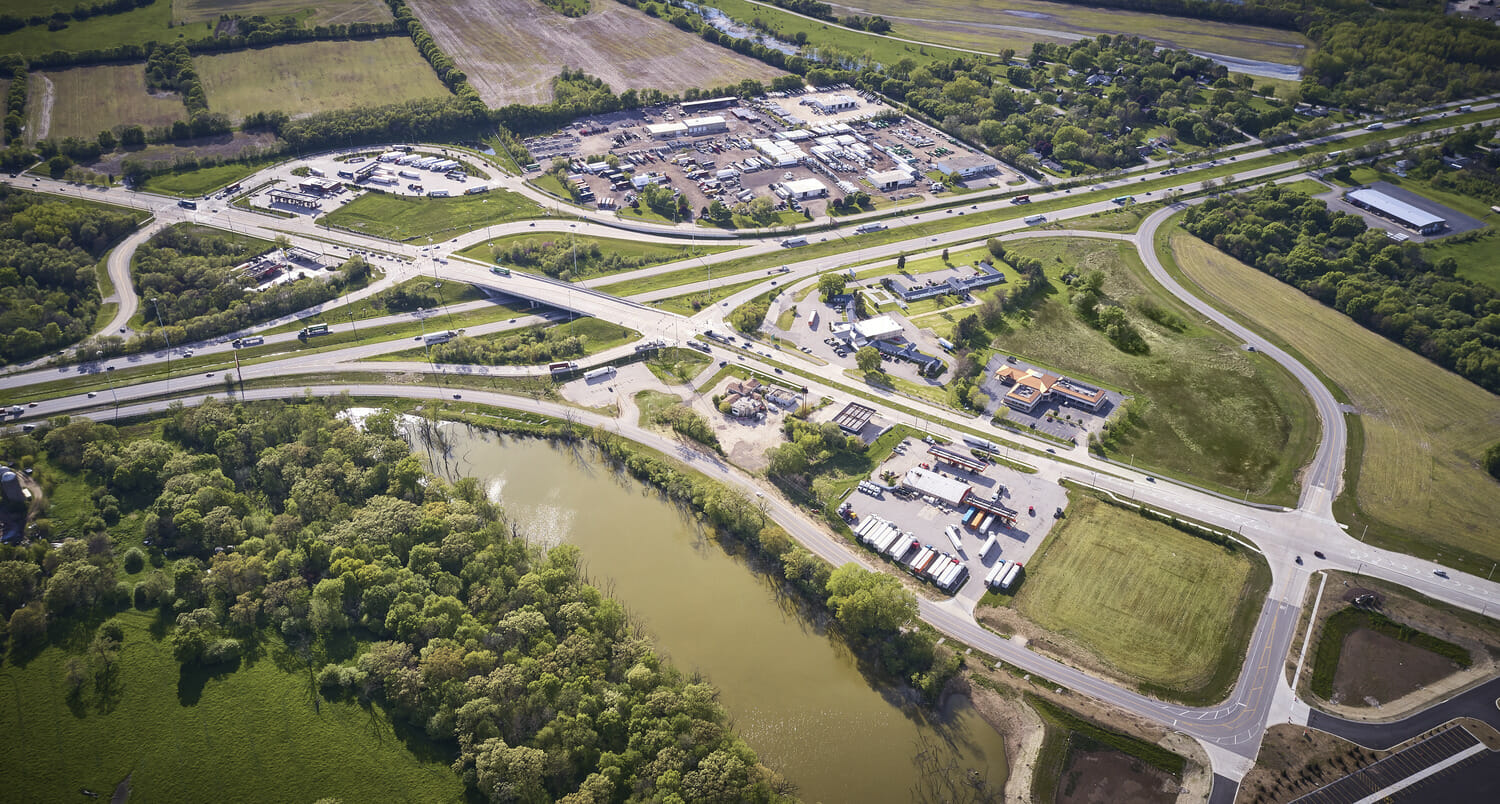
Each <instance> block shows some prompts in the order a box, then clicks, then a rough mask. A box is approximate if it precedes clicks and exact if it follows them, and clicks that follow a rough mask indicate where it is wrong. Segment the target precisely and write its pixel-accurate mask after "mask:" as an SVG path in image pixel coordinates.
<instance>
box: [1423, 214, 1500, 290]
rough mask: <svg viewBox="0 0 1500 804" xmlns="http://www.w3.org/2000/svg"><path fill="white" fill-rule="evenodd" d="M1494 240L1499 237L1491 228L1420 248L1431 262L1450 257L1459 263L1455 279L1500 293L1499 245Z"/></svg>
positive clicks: (1499, 243) (1445, 239)
mask: <svg viewBox="0 0 1500 804" xmlns="http://www.w3.org/2000/svg"><path fill="white" fill-rule="evenodd" d="M1492 217H1493V215H1492ZM1497 241H1500V237H1497V236H1496V233H1495V230H1494V229H1490V230H1488V231H1485V232H1480V233H1478V234H1475V235H1473V236H1471V237H1467V238H1464V239H1455V238H1444V239H1442V240H1439V241H1437V242H1435V243H1431V244H1429V245H1426V246H1423V247H1422V250H1423V251H1424V252H1426V254H1427V259H1428V261H1430V262H1436V261H1438V260H1440V259H1442V258H1444V257H1452V258H1453V259H1454V260H1455V261H1457V262H1458V272H1457V275H1458V276H1461V277H1463V278H1464V279H1467V280H1469V281H1471V282H1481V283H1483V284H1486V285H1489V286H1490V287H1492V288H1494V289H1496V290H1500V242H1497Z"/></svg>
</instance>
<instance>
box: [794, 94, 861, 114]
mask: <svg viewBox="0 0 1500 804" xmlns="http://www.w3.org/2000/svg"><path fill="white" fill-rule="evenodd" d="M806 103H807V105H808V106H811V107H813V108H814V109H817V110H818V111H820V112H822V113H823V114H834V113H837V112H847V111H849V110H851V109H856V108H858V107H859V101H857V100H855V99H853V98H851V97H849V96H848V95H834V96H833V97H831V98H828V99H826V100H825V99H823V98H811V99H809V100H807V101H806Z"/></svg>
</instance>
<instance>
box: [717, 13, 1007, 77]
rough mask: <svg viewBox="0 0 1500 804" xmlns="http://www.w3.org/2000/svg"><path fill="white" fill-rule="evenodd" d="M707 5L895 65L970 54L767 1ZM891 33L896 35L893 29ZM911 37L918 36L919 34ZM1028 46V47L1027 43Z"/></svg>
mask: <svg viewBox="0 0 1500 804" xmlns="http://www.w3.org/2000/svg"><path fill="white" fill-rule="evenodd" d="M707 5H711V6H715V7H717V8H719V9H720V10H722V11H723V12H724V13H726V14H728V15H729V16H731V17H733V18H734V19H735V20H737V21H739V22H744V23H749V22H750V21H751V20H754V19H760V20H761V21H762V22H765V23H766V24H767V25H769V26H770V27H771V30H773V31H775V32H776V36H777V38H780V39H784V40H788V41H790V40H791V39H792V37H793V36H795V35H796V34H797V33H799V32H800V33H805V34H807V41H808V44H809V45H814V46H818V47H829V46H831V47H834V48H837V49H838V50H840V51H842V52H844V53H848V54H852V55H854V56H856V57H858V56H863V55H867V54H868V55H869V56H870V58H872V59H873V60H875V61H877V62H881V63H883V64H894V63H896V62H898V61H900V60H902V59H911V60H913V61H915V62H916V63H917V64H927V63H930V62H933V61H952V60H953V59H955V58H958V57H960V56H968V55H972V54H965V53H963V52H961V51H957V50H950V49H949V48H946V47H942V46H940V45H937V44H933V45H916V44H912V43H910V42H899V41H897V40H895V39H892V38H890V37H887V36H880V35H877V34H872V33H866V32H864V31H856V30H852V29H849V28H843V27H840V26H838V25H831V24H826V23H824V22H822V21H820V20H813V19H807V18H805V17H799V16H796V15H794V14H789V13H787V12H785V11H782V10H781V9H779V8H776V7H774V6H772V5H770V4H769V3H767V4H764V5H761V4H755V3H747V2H745V0H710V2H709V3H707ZM839 13H843V11H840V12H839ZM861 13H864V12H861ZM897 13H904V12H897ZM892 35H898V34H896V32H894V31H893V32H892ZM901 35H904V34H901ZM910 38H915V39H920V38H921V37H919V36H918V37H910ZM1027 48H1028V50H1029V48H1030V45H1029V44H1028V45H1027ZM995 50H998V48H992V49H990V50H988V51H987V52H994V51H995Z"/></svg>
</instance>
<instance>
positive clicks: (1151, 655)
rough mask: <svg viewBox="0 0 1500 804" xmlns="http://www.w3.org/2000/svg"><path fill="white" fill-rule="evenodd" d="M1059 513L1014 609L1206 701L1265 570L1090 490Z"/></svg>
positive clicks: (1244, 630) (1123, 666)
mask: <svg viewBox="0 0 1500 804" xmlns="http://www.w3.org/2000/svg"><path fill="white" fill-rule="evenodd" d="M1067 514H1068V515H1067V517H1066V518H1065V519H1062V520H1061V521H1059V523H1058V524H1057V525H1056V527H1055V528H1054V529H1053V531H1052V534H1051V535H1050V536H1048V537H1047V542H1046V544H1044V545H1043V546H1042V551H1041V553H1040V554H1039V555H1038V556H1037V557H1035V558H1033V559H1032V561H1031V563H1030V564H1029V565H1027V567H1026V580H1025V581H1024V582H1023V583H1022V585H1021V589H1020V591H1019V592H1018V593H1017V594H1016V597H1015V606H1016V610H1017V611H1019V612H1020V613H1021V614H1023V615H1025V616H1026V617H1027V618H1028V619H1030V620H1032V621H1033V622H1035V623H1036V624H1037V625H1040V626H1041V627H1043V628H1045V629H1047V630H1049V631H1054V632H1057V633H1059V634H1062V635H1064V636H1067V637H1070V638H1072V639H1076V640H1078V642H1080V643H1081V644H1082V645H1084V646H1085V647H1087V648H1088V649H1089V650H1091V651H1092V652H1093V653H1094V654H1095V655H1097V656H1098V658H1099V659H1100V660H1102V661H1103V662H1104V663H1105V664H1107V665H1109V666H1111V667H1113V668H1115V669H1116V670H1118V671H1119V672H1120V673H1122V674H1124V675H1126V676H1128V677H1130V678H1133V679H1136V680H1138V681H1140V682H1141V683H1142V684H1145V685H1149V686H1150V687H1152V688H1158V689H1170V690H1175V691H1178V692H1180V693H1182V694H1184V695H1188V696H1192V697H1198V696H1205V697H1207V698H1215V696H1216V695H1217V694H1222V692H1223V691H1224V690H1226V689H1227V688H1228V686H1229V685H1231V684H1233V683H1234V677H1235V675H1236V673H1237V671H1238V669H1239V664H1240V661H1241V659H1242V658H1243V657H1244V655H1245V646H1246V644H1247V643H1248V642H1249V638H1250V631H1251V628H1252V627H1253V626H1254V623H1255V618H1256V615H1257V614H1259V611H1260V603H1261V600H1262V595H1263V594H1264V591H1265V587H1266V585H1267V584H1268V583H1269V580H1270V577H1269V572H1267V571H1266V570H1265V569H1264V568H1263V567H1259V568H1258V567H1257V565H1255V564H1252V562H1251V559H1249V558H1247V557H1246V556H1245V555H1244V554H1243V553H1242V552H1238V551H1234V552H1232V551H1229V550H1226V549H1225V548H1223V547H1220V546H1218V545H1215V544H1213V543H1211V542H1208V541H1205V540H1203V539H1199V538H1196V537H1193V536H1190V535H1188V534H1186V533H1183V532H1182V531H1179V530H1177V529H1176V528H1173V527H1170V526H1168V525H1166V524H1163V523H1160V522H1155V521H1152V520H1149V519H1145V518H1143V517H1141V516H1140V515H1138V514H1136V513H1135V512H1134V511H1128V510H1126V509H1123V508H1120V507H1117V506H1114V505H1110V504H1108V503H1105V502H1102V501H1100V500H1098V499H1096V498H1094V497H1092V496H1089V495H1085V494H1076V493H1075V494H1073V495H1072V501H1071V503H1070V505H1069V507H1068V510H1067ZM1246 612H1248V616H1247V615H1246ZM1215 699H1216V698H1215Z"/></svg>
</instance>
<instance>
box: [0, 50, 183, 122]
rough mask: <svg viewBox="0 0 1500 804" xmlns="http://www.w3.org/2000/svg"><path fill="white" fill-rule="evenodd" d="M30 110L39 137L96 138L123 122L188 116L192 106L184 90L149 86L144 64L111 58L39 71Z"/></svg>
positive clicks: (33, 82) (27, 111)
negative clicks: (96, 63)
mask: <svg viewBox="0 0 1500 804" xmlns="http://www.w3.org/2000/svg"><path fill="white" fill-rule="evenodd" d="M26 114H27V118H28V120H27V135H28V136H29V137H30V138H31V139H33V140H37V139H42V138H43V137H51V138H52V139H61V138H63V137H85V138H88V139H92V138H94V137H96V136H98V134H99V132H101V131H103V130H105V129H107V128H113V127H115V126H117V125H119V124H121V123H139V124H141V125H143V126H146V127H148V128H149V127H151V126H165V125H171V124H172V123H173V122H175V121H177V120H186V119H187V107H185V106H183V105H182V97H181V96H179V95H176V94H170V93H161V94H153V93H151V92H150V91H148V90H147V89H146V69H145V67H144V66H143V65H141V64H108V65H99V66H95V67H75V68H73V69H71V70H59V71H57V72H50V73H33V74H32V76H31V88H30V97H29V98H28V99H27V102H26Z"/></svg>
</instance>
